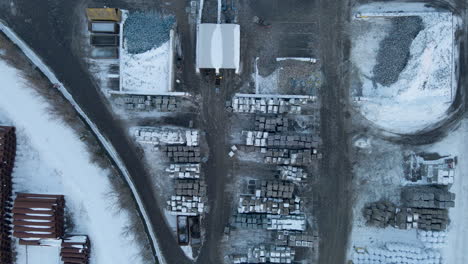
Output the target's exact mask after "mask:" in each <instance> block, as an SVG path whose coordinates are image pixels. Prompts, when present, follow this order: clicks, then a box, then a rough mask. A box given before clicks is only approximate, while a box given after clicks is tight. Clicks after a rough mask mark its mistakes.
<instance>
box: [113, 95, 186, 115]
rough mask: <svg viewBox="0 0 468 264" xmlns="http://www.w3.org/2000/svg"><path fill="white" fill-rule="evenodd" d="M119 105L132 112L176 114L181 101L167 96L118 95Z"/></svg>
mask: <svg viewBox="0 0 468 264" xmlns="http://www.w3.org/2000/svg"><path fill="white" fill-rule="evenodd" d="M118 96H119V98H118V99H117V100H116V102H117V104H119V105H123V106H124V107H125V109H127V110H131V111H151V110H156V111H159V112H174V111H176V110H177V109H178V106H179V105H180V99H179V98H177V97H175V96H166V95H156V96H153V95H118Z"/></svg>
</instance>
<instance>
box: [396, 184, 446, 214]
mask: <svg viewBox="0 0 468 264" xmlns="http://www.w3.org/2000/svg"><path fill="white" fill-rule="evenodd" d="M401 198H402V201H403V202H404V203H405V205H406V206H408V207H413V208H439V209H447V208H451V207H455V194H454V193H451V192H449V191H447V190H445V189H441V188H436V187H426V186H416V187H407V188H404V189H403V190H402V192H401Z"/></svg>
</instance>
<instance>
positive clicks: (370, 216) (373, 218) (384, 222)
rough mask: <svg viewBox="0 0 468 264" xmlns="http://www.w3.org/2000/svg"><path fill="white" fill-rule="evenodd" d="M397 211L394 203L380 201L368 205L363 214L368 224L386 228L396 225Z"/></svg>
mask: <svg viewBox="0 0 468 264" xmlns="http://www.w3.org/2000/svg"><path fill="white" fill-rule="evenodd" d="M396 211H397V207H396V206H395V205H394V204H393V203H391V202H388V201H380V202H376V203H371V204H369V205H367V206H366V207H365V208H364V211H363V213H364V217H365V218H366V221H367V224H369V225H372V226H377V227H381V228H385V227H387V226H389V225H390V226H394V225H395V215H396ZM405 227H406V226H405Z"/></svg>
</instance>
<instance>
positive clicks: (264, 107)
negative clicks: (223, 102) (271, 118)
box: [228, 96, 311, 114]
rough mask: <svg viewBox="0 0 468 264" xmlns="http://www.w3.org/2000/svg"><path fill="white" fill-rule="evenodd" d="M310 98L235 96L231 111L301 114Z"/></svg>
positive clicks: (230, 107)
mask: <svg viewBox="0 0 468 264" xmlns="http://www.w3.org/2000/svg"><path fill="white" fill-rule="evenodd" d="M310 100H311V99H308V98H266V97H262V96H259V97H243V96H234V98H233V99H232V103H231V105H230V106H229V107H228V110H229V111H233V112H235V113H263V114H287V113H289V114H301V112H302V105H305V104H307V103H309V101H310Z"/></svg>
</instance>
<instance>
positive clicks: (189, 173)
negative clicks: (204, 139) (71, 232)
mask: <svg viewBox="0 0 468 264" xmlns="http://www.w3.org/2000/svg"><path fill="white" fill-rule="evenodd" d="M166 172H168V173H169V177H171V178H178V179H200V164H199V163H196V164H194V163H186V164H184V163H176V164H171V165H170V166H169V167H168V168H167V169H166Z"/></svg>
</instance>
